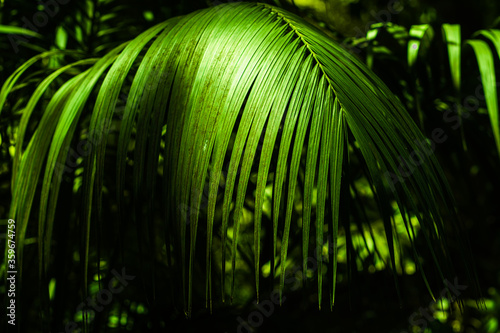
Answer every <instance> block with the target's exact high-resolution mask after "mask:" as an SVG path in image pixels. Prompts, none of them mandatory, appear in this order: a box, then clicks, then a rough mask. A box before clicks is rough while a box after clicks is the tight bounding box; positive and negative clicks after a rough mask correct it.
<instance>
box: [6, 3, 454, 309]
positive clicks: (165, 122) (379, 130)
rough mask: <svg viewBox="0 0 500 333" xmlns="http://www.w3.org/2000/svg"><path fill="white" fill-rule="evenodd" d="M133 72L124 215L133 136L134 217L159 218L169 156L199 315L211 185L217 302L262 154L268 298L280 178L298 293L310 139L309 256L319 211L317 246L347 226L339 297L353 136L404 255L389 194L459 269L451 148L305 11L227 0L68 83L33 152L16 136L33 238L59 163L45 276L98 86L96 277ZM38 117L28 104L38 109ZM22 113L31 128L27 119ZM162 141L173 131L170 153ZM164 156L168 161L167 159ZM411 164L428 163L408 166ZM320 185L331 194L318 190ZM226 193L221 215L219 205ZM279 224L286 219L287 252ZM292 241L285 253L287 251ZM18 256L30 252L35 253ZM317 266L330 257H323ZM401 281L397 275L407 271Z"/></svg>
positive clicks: (173, 219) (89, 186)
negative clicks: (298, 223)
mask: <svg viewBox="0 0 500 333" xmlns="http://www.w3.org/2000/svg"><path fill="white" fill-rule="evenodd" d="M142 52H145V53H144V54H142ZM84 64H86V63H84ZM137 65H138V67H134V66H137ZM65 70H66V68H63V69H61V71H65ZM56 75H57V74H56ZM56 75H55V76H56ZM131 76H133V82H132V83H131V86H130V91H129V92H128V99H127V104H126V107H125V111H124V114H123V119H122V121H121V128H120V134H119V141H118V147H117V162H116V163H117V164H116V173H117V174H116V180H117V185H116V186H117V189H118V191H117V195H118V199H117V200H118V203H119V211H122V212H123V210H124V206H125V205H126V203H125V199H124V195H123V189H124V188H125V186H126V184H125V174H126V172H127V168H126V166H127V165H128V161H130V160H132V157H131V156H130V153H129V146H130V143H131V142H134V143H135V150H134V156H133V176H132V179H133V181H132V186H131V187H132V189H133V198H134V199H136V201H137V202H140V201H141V200H142V202H146V208H145V209H144V207H140V206H136V207H135V208H134V214H135V216H136V219H137V221H147V222H141V223H142V224H141V226H145V227H147V225H148V223H149V221H150V220H151V219H150V218H151V216H149V213H148V212H149V211H150V210H149V209H148V207H150V206H149V205H151V202H152V200H153V197H152V193H153V189H154V187H155V184H156V183H157V181H158V178H159V176H158V172H157V170H158V168H159V167H160V168H161V167H163V168H162V173H163V182H164V183H163V186H164V190H165V198H163V199H162V200H163V202H165V205H166V214H167V215H166V221H165V222H166V229H167V231H168V233H167V241H168V242H172V243H173V244H175V245H176V247H175V248H174V250H173V256H174V258H175V260H174V262H175V263H176V264H177V265H179V267H180V269H181V271H182V283H183V289H182V290H183V291H184V292H187V295H184V300H185V301H186V311H187V313H188V314H189V313H190V312H191V308H192V305H191V299H192V287H191V285H192V280H193V274H194V263H195V259H196V258H197V256H195V248H196V243H197V242H200V240H199V239H198V238H199V237H198V231H199V229H200V223H201V222H203V221H204V219H205V216H202V215H200V211H201V210H202V207H201V206H202V204H201V202H202V195H203V191H204V189H205V187H206V186H208V204H207V205H206V293H207V302H210V303H211V300H212V281H211V277H212V273H211V267H212V252H213V237H214V229H215V228H216V227H218V226H219V223H220V228H221V232H220V235H221V244H222V274H221V283H222V288H221V289H222V299H224V298H225V293H224V286H225V284H226V282H225V276H226V273H225V260H226V259H225V256H226V252H227V249H226V244H227V243H228V240H227V235H228V228H229V227H232V230H233V233H232V235H231V239H232V243H231V247H232V250H231V251H230V253H231V262H232V267H233V268H232V269H231V272H232V276H231V282H230V284H231V296H232V294H233V292H234V285H235V282H234V266H235V264H236V255H237V247H238V239H239V230H240V227H241V218H242V214H243V208H244V202H245V198H246V193H247V190H248V184H249V180H250V178H251V174H252V167H253V166H257V170H258V172H257V180H256V193H255V211H254V216H253V226H254V253H255V258H254V265H255V280H256V290H257V295H258V291H259V277H260V266H261V265H260V260H261V241H262V239H261V238H262V237H261V230H262V228H263V225H262V214H263V198H264V194H265V191H266V187H267V186H268V184H269V183H271V184H272V187H273V190H272V207H273V208H272V219H271V220H272V226H270V227H269V229H270V230H272V238H273V249H272V258H271V260H272V263H273V264H272V269H273V272H274V269H275V266H276V261H277V260H279V261H280V262H281V277H280V290H283V286H284V277H285V262H286V260H287V255H288V253H287V251H288V241H289V235H290V229H291V221H292V210H293V204H294V197H295V193H296V191H297V179H298V175H299V170H301V161H302V160H303V158H302V157H303V154H304V153H303V152H304V149H307V152H306V153H305V155H306V156H305V170H304V172H305V175H304V190H303V216H302V232H303V265H304V267H305V265H306V264H307V258H308V256H309V249H308V246H309V238H310V230H311V229H312V227H311V223H314V224H313V225H314V226H315V229H316V233H317V234H316V248H315V249H314V250H315V252H316V255H317V256H318V257H320V256H321V253H322V248H323V243H324V235H323V229H324V227H325V226H327V230H328V232H329V233H330V234H331V235H333V238H332V242H333V246H331V247H330V248H331V249H333V250H332V251H330V252H329V253H328V256H329V258H330V259H329V260H330V262H331V263H332V264H333V270H332V271H331V281H332V286H331V290H332V292H331V295H330V299H331V302H330V305H333V302H334V296H335V277H336V264H337V252H336V251H337V246H336V242H337V237H338V228H339V220H340V217H339V216H340V213H339V212H340V211H341V210H343V209H345V208H344V207H341V205H340V202H341V196H343V195H349V190H348V184H349V179H346V176H345V168H344V166H345V165H347V164H346V163H347V160H348V158H349V149H347V148H348V147H350V144H351V139H350V138H349V135H350V134H351V133H352V136H353V138H354V140H355V145H356V146H357V147H359V150H360V151H361V154H362V156H363V158H364V159H365V161H366V167H367V170H368V174H369V178H370V180H371V182H372V184H373V188H374V191H375V195H376V197H377V199H378V203H379V208H380V211H381V215H382V217H383V220H384V226H385V232H386V236H387V242H388V247H389V251H390V257H391V263H392V267H395V255H394V251H395V250H394V248H395V244H394V241H397V235H395V234H394V233H393V221H392V208H391V206H390V202H391V200H393V199H394V200H396V202H397V205H398V206H399V209H400V211H401V215H402V217H403V220H404V224H405V226H406V229H407V232H408V236H409V238H410V239H414V237H415V236H414V229H413V228H414V227H413V225H412V224H411V223H410V222H409V219H410V216H411V215H413V214H414V215H415V216H416V217H417V219H418V221H419V223H420V227H421V231H422V233H423V235H424V237H425V240H426V242H427V244H428V247H429V249H430V251H431V253H432V257H433V259H434V260H435V264H436V267H437V270H438V272H439V275H440V277H441V278H444V275H443V273H442V272H441V270H442V269H443V270H445V269H447V268H448V266H449V262H450V261H449V254H448V252H447V247H446V241H445V239H444V235H443V216H447V215H446V214H451V215H450V216H452V217H453V216H455V215H454V208H453V199H452V196H451V194H450V193H449V190H448V187H447V184H446V181H445V178H444V176H443V173H442V171H441V169H440V167H439V165H438V163H437V160H436V158H435V157H434V156H433V155H432V154H426V153H425V152H427V151H430V150H431V148H430V145H429V144H428V143H427V141H426V139H425V137H424V136H423V135H422V134H421V132H420V131H419V130H418V128H417V127H416V125H415V124H414V123H413V121H412V120H411V119H410V117H409V115H408V114H407V113H406V111H405V110H404V108H403V106H402V104H401V103H400V102H399V100H398V99H397V98H395V97H394V95H393V94H392V93H391V92H390V91H389V89H388V88H387V87H386V86H385V84H384V83H383V82H382V81H381V80H380V79H379V78H378V77H376V76H375V75H374V74H373V73H372V72H371V71H370V70H369V69H368V68H367V67H366V66H365V65H363V64H362V63H361V62H360V61H358V60H357V59H356V58H355V57H353V56H352V55H351V54H349V53H348V52H347V51H346V50H345V49H343V48H342V47H341V46H339V45H338V44H336V43H335V42H333V41H332V40H330V39H329V38H328V37H327V36H326V35H324V34H323V33H321V32H320V31H319V30H317V29H316V28H314V27H312V26H311V25H309V24H308V23H306V22H304V21H303V20H302V19H301V18H299V17H298V16H295V15H293V14H290V13H288V12H286V11H284V10H282V9H279V8H275V7H272V6H270V5H265V4H247V3H234V4H227V5H220V6H217V7H214V8H210V9H207V10H202V11H198V12H195V13H192V14H189V15H186V16H184V17H180V18H174V19H171V20H168V21H166V22H165V23H162V24H159V25H157V26H155V27H153V28H151V29H149V30H147V31H146V32H144V33H143V34H141V35H140V36H139V37H137V38H136V39H134V40H132V41H131V42H128V43H125V44H123V45H121V46H119V47H117V48H115V49H114V50H113V51H111V52H109V53H108V54H107V55H106V56H105V57H103V58H102V59H100V60H98V61H97V62H96V63H95V64H94V65H93V66H92V67H90V68H89V69H88V70H86V71H83V72H82V73H81V74H79V75H77V76H75V77H73V78H72V79H70V80H69V81H67V82H66V83H65V84H64V85H63V86H62V87H61V88H60V89H59V90H58V92H57V93H56V94H55V95H54V96H53V98H52V99H51V100H50V103H49V104H48V106H47V107H46V108H45V111H44V113H43V115H42V119H41V121H40V125H39V126H38V127H37V129H36V130H35V132H34V134H33V136H32V137H31V140H30V143H29V145H28V147H27V148H26V149H25V150H24V151H21V148H22V145H19V146H18V148H17V151H16V154H18V155H19V157H17V158H16V159H17V160H19V161H20V162H19V171H18V172H17V176H16V178H15V179H14V180H13V181H14V185H13V189H14V193H13V204H12V209H11V216H14V217H15V218H17V221H18V222H17V223H18V225H19V234H18V243H19V248H20V249H21V248H22V246H23V241H24V237H25V233H26V230H27V226H28V223H29V217H30V214H31V211H30V210H31V203H32V201H33V199H34V193H35V192H36V189H37V186H38V182H39V180H40V176H41V172H42V164H43V163H45V173H44V176H43V180H42V189H41V206H40V214H39V222H38V223H39V224H38V228H39V239H40V246H39V251H40V258H41V261H42V262H44V265H41V274H43V270H46V267H47V266H46V265H48V263H49V256H50V244H51V241H52V239H51V230H52V228H53V223H54V213H55V210H56V204H57V201H58V188H59V186H60V184H61V179H62V176H63V174H64V172H65V170H66V165H65V163H66V156H67V154H68V150H69V149H70V145H71V142H72V140H73V138H74V137H75V132H76V129H77V125H78V124H79V123H80V121H81V120H80V119H81V115H82V113H83V112H84V110H85V107H86V106H88V105H89V104H90V103H91V102H90V101H91V99H90V97H89V96H91V93H92V91H94V90H95V89H97V88H96V87H98V89H99V90H98V95H97V98H96V101H95V103H94V104H93V111H92V116H91V120H90V125H89V128H88V131H87V138H88V142H89V143H88V144H87V145H86V149H85V150H84V153H82V156H81V157H83V158H84V160H85V162H84V178H83V200H84V202H83V217H82V219H81V223H82V225H83V230H84V235H83V239H84V248H83V254H84V255H83V256H82V258H83V259H82V262H83V265H84V267H85V270H84V274H85V276H86V275H87V267H88V265H89V262H88V261H89V256H88V254H89V246H90V245H89V244H90V243H89V242H90V233H91V218H93V217H94V216H95V217H96V218H97V219H99V217H100V215H101V210H102V206H101V196H102V191H103V186H104V183H103V182H104V162H105V160H106V158H107V157H106V144H107V137H108V133H109V131H110V124H111V121H112V119H113V116H115V117H116V115H115V112H116V109H117V101H118V98H119V95H120V92H121V91H122V90H125V88H127V89H128V86H127V84H128V82H127V78H130V77H131ZM16 78H18V76H17V77H16ZM101 78H103V81H102V83H100V80H101ZM48 80H50V79H48ZM9 82H11V81H9ZM47 83H49V82H47ZM13 84H14V82H11V83H10V85H9V86H6V87H4V89H3V90H2V93H1V94H0V96H6V94H7V93H8V90H9V89H11V88H12V86H13ZM40 89H42V88H40ZM41 94H42V92H39V93H37V94H35V95H34V96H33V99H34V100H33V101H30V104H29V108H33V107H35V105H36V104H37V100H36V99H39V98H40V96H41ZM29 114H30V112H25V117H29ZM22 124H23V126H27V121H24V122H23V123H22ZM42 124H43V126H42ZM20 130H21V131H25V129H23V128H21V129H20ZM134 130H136V134H135V136H134V135H133V131H134ZM162 141H164V142H165V147H164V150H163V151H161V143H162ZM158 156H163V158H164V162H163V164H162V165H159V159H158ZM227 159H228V160H229V169H228V172H227V174H224V173H223V172H222V171H223V170H222V168H223V164H224V162H225V161H226V160H227ZM45 161H46V162H45ZM412 161H413V162H412ZM411 163H413V164H414V167H413V168H412V169H410V170H405V168H408V167H409V166H410V164H411ZM343 171H344V173H343ZM405 171H406V172H405ZM343 174H344V176H343ZM271 175H273V176H272V177H271ZM207 178H208V181H207ZM207 183H208V184H207ZM342 187H344V190H342V189H341V188H342ZM345 189H347V191H346V190H345ZM314 191H317V201H316V202H315V200H313V197H314V194H313V192H314ZM221 196H222V206H221V214H220V219H219V218H217V216H219V215H218V214H217V212H216V207H217V205H218V199H220V197H221ZM180 207H189V208H190V211H191V212H193V213H192V214H189V215H188V216H186V215H185V214H182V212H181V211H180ZM314 207H315V215H314V214H313V208H314ZM443 207H444V208H445V209H444V210H443ZM443 214H444V215H443ZM122 216H123V215H122ZM314 217H315V218H314ZM327 220H328V222H327ZM137 221H136V222H137ZM280 221H284V224H283V225H282V228H283V229H282V232H281V233H282V238H281V246H280V248H279V249H278V244H279V240H278V235H279V233H278V229H279V226H280ZM99 223H100V222H99ZM137 223H139V222H137ZM347 223H348V221H347ZM266 227H267V226H266ZM151 229H152V228H149V232H151ZM188 232H189V235H188ZM42 240H43V242H45V243H44V244H42V243H43V242H42ZM168 247H169V246H167V248H168ZM278 250H279V251H280V256H279V259H275V257H276V253H277V252H278ZM413 251H414V254H415V258H416V262H417V264H418V267H419V268H420V271H421V273H422V277H423V279H424V281H426V283H427V280H426V276H425V273H424V272H423V269H422V267H421V265H420V260H419V257H418V252H417V251H418V249H417V248H416V247H414V248H413ZM19 255H20V256H21V255H22V253H19ZM18 260H19V261H20V262H21V260H22V257H20V258H19V259H18ZM318 264H319V265H321V261H319V262H318ZM318 271H319V272H322V270H321V269H319V270H318ZM85 278H86V277H85ZM394 278H395V281H396V282H397V279H396V272H394ZM84 285H86V280H85V281H84ZM427 285H428V284H427ZM428 287H429V285H428ZM429 291H431V289H430V287H429ZM257 297H258V296H257ZM318 302H319V305H320V306H321V303H322V274H318Z"/></svg>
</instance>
